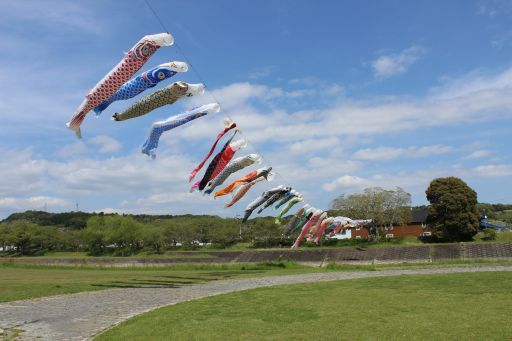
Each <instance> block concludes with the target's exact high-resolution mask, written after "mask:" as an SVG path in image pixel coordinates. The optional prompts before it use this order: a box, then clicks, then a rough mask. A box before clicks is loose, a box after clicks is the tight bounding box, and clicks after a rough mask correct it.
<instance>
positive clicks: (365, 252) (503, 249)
mask: <svg viewBox="0 0 512 341" xmlns="http://www.w3.org/2000/svg"><path fill="white" fill-rule="evenodd" d="M476 258H512V243H485V244H483V243H482V244H480V243H470V244H464V243H461V244H432V245H419V246H402V247H382V248H338V249H301V250H290V249H282V250H268V251H264V250H260V251H210V252H200V251H193V252H176V253H173V254H172V257H167V258H165V257H162V258H122V257H119V258H37V257H34V258H0V262H13V263H24V264H55V265H57V264H61V265H124V266H127V265H173V264H183V263H256V262H270V261H293V262H299V263H315V264H327V263H332V262H335V263H352V262H362V263H370V262H378V263H388V262H389V263H394V262H430V261H438V260H450V259H452V260H454V259H476Z"/></svg>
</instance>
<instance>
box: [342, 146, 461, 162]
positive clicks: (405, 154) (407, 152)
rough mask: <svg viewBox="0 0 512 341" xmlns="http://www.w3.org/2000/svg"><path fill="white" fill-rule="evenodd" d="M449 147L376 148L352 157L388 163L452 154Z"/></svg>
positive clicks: (357, 153) (359, 152)
mask: <svg viewBox="0 0 512 341" xmlns="http://www.w3.org/2000/svg"><path fill="white" fill-rule="evenodd" d="M453 151H454V148H453V147H450V146H442V145H433V146H423V147H416V146H411V147H408V148H392V147H377V148H366V149H360V150H358V151H357V152H355V153H354V155H352V157H353V158H355V159H359V160H367V161H388V160H393V159H397V158H421V157H428V156H432V155H441V154H446V153H450V152H453Z"/></svg>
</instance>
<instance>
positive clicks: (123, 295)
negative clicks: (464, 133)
mask: <svg viewBox="0 0 512 341" xmlns="http://www.w3.org/2000/svg"><path fill="white" fill-rule="evenodd" d="M483 271H512V266H506V267H504V266H481V267H449V268H430V269H416V270H382V271H364V272H327V273H312V274H302V275H287V276H273V277H260V278H247V279H236V280H222V281H213V282H207V283H202V284H197V285H192V286H183V287H179V288H135V289H132V288H129V289H107V290H101V291H91V292H82V293H77V294H69V295H59V296H53V297H47V298H39V299H32V300H22V301H13V302H7V303H2V304H0V328H13V327H15V328H18V329H21V330H23V333H22V334H21V336H22V339H23V340H33V339H37V340H84V339H90V338H92V336H93V335H95V334H97V333H98V332H100V331H102V330H104V329H106V328H108V327H110V326H112V325H114V324H117V323H120V322H122V321H124V320H126V319H128V318H130V317H133V316H135V315H138V314H141V313H144V312H147V311H149V310H153V309H155V308H158V307H162V306H166V305H170V304H176V303H179V302H184V301H189V300H194V299H198V298H203V297H207V296H215V295H220V294H225V293H229V292H234V291H241V290H247V289H253V288H259V287H267V286H273V285H282V284H294V283H308V282H319V281H337V280H347V279H355V278H367V277H385V276H398V275H419V274H445V273H459V272H483Z"/></svg>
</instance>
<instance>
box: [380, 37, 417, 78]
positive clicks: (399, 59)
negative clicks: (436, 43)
mask: <svg viewBox="0 0 512 341" xmlns="http://www.w3.org/2000/svg"><path fill="white" fill-rule="evenodd" d="M424 54H425V48H423V47H421V46H418V45H413V46H411V47H408V48H406V49H404V50H402V51H401V52H400V53H394V54H388V55H382V56H379V57H378V58H377V59H376V60H375V61H373V63H372V67H373V70H374V73H375V77H376V78H377V79H385V78H389V77H392V76H395V75H399V74H402V73H405V72H406V71H407V70H408V69H409V67H410V66H411V65H412V64H414V63H416V62H417V61H418V59H419V58H421V57H422V56H423V55H424Z"/></svg>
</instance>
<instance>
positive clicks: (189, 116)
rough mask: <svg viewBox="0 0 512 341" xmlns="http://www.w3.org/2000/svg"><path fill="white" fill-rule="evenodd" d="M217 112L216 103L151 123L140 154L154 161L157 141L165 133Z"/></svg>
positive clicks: (218, 108) (217, 105)
mask: <svg viewBox="0 0 512 341" xmlns="http://www.w3.org/2000/svg"><path fill="white" fill-rule="evenodd" d="M219 111H220V106H219V104H218V103H210V104H206V105H202V106H200V107H197V108H194V109H192V110H189V111H186V112H184V113H182V114H180V115H176V116H172V117H169V118H168V119H166V120H164V121H158V122H155V123H153V125H152V126H151V131H150V133H149V137H148V139H147V140H146V142H145V143H144V145H143V146H142V153H144V154H147V155H149V156H151V158H153V159H154V158H155V157H156V154H155V150H156V149H157V148H158V141H159V140H160V136H161V135H162V134H163V133H164V132H165V131H168V130H171V129H174V128H176V127H179V126H181V125H183V124H185V123H187V122H190V121H192V120H195V119H196V118H199V117H203V116H205V115H207V114H209V113H213V112H219Z"/></svg>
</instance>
